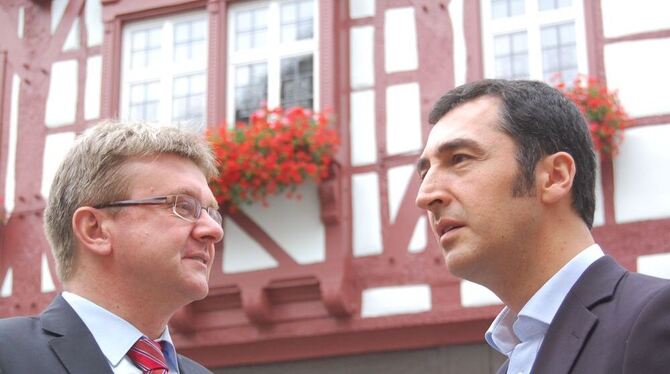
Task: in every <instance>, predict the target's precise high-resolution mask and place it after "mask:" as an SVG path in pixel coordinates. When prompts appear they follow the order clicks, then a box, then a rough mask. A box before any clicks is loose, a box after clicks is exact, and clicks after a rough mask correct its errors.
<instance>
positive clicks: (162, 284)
mask: <svg viewBox="0 0 670 374" xmlns="http://www.w3.org/2000/svg"><path fill="white" fill-rule="evenodd" d="M215 174H216V167H215V161H214V157H213V155H212V152H211V149H210V148H209V146H208V144H207V143H206V142H205V141H204V139H202V137H201V136H199V135H196V134H189V133H185V132H183V131H180V130H177V129H174V128H170V127H152V126H148V125H143V124H125V123H114V122H105V123H101V124H99V125H97V126H95V127H93V128H91V129H90V130H89V131H87V132H86V133H85V134H84V135H83V136H82V137H81V138H80V139H79V140H78V142H77V143H76V144H75V145H74V147H73V148H72V149H71V150H70V152H69V153H68V155H67V156H66V157H65V160H64V161H63V163H62V164H61V166H60V168H59V169H58V172H57V173H56V177H55V179H54V181H53V185H52V187H51V192H50V194H49V202H48V205H47V208H46V210H45V213H44V216H45V230H46V234H47V238H48V240H49V242H50V244H51V247H52V249H53V253H54V257H55V259H56V264H57V270H58V275H59V277H60V279H61V281H62V284H63V293H62V294H61V295H59V296H57V297H56V298H55V299H54V301H53V302H52V303H51V305H50V306H49V307H48V308H47V309H46V310H45V311H44V312H43V313H42V314H41V315H39V316H37V317H31V318H26V317H18V318H10V319H6V320H1V321H0V373H4V374H6V373H124V374H125V373H166V374H167V373H209V371H208V370H207V369H205V368H204V367H202V366H200V365H199V364H197V363H195V362H194V361H192V360H190V359H188V358H186V357H183V356H181V355H178V354H177V353H176V351H175V348H174V345H173V344H172V340H171V338H170V333H169V330H168V327H167V323H168V321H169V319H170V318H171V317H172V315H173V314H174V313H175V312H176V311H177V310H178V309H179V308H181V307H183V306H184V305H186V304H189V303H190V302H192V301H195V300H200V299H202V298H204V297H205V296H206V295H207V292H208V283H207V282H208V278H209V273H210V269H211V267H212V262H213V259H214V244H215V243H217V242H219V241H220V240H221V239H222V238H223V229H222V226H221V222H222V218H221V215H220V213H219V211H218V207H217V203H216V200H215V199H214V196H213V194H212V191H211V190H210V189H209V186H208V184H207V182H208V180H209V179H210V178H211V177H212V176H214V175H215Z"/></svg>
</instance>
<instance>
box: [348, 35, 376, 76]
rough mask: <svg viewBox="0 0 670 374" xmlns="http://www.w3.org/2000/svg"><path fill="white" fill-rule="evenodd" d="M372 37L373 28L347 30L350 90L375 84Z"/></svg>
mask: <svg viewBox="0 0 670 374" xmlns="http://www.w3.org/2000/svg"><path fill="white" fill-rule="evenodd" d="M374 35H375V29H374V27H373V26H358V27H352V28H351V30H349V42H350V46H349V49H350V51H349V52H350V53H349V69H350V73H349V74H350V77H349V78H350V84H351V88H352V89H356V88H367V87H371V86H373V85H374V84H375V66H374V63H375V52H374V51H375V49H374Z"/></svg>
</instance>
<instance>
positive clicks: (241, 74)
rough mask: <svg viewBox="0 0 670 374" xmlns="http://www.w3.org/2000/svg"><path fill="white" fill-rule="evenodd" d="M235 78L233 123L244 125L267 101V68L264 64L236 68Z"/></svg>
mask: <svg viewBox="0 0 670 374" xmlns="http://www.w3.org/2000/svg"><path fill="white" fill-rule="evenodd" d="M235 77H236V78H241V79H240V80H237V79H236V81H235V121H236V122H243V123H246V122H247V121H248V120H249V116H250V115H251V113H253V112H254V111H255V110H257V109H259V108H260V107H261V105H262V104H263V102H265V101H266V100H267V67H266V65H265V64H264V63H260V64H250V65H241V66H237V67H236V69H235Z"/></svg>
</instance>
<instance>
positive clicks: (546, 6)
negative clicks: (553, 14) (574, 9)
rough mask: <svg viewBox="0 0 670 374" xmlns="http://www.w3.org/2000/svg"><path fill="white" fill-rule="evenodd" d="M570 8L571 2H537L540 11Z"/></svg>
mask: <svg viewBox="0 0 670 374" xmlns="http://www.w3.org/2000/svg"><path fill="white" fill-rule="evenodd" d="M569 6H572V0H539V7H540V10H552V9H560V8H565V7H569Z"/></svg>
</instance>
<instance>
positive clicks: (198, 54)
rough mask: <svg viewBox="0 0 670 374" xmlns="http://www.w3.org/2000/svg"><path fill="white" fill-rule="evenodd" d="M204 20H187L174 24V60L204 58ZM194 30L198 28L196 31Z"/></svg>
mask: <svg viewBox="0 0 670 374" xmlns="http://www.w3.org/2000/svg"><path fill="white" fill-rule="evenodd" d="M205 25H206V23H205V21H203V20H197V21H188V22H181V23H178V24H177V25H175V38H174V39H175V42H174V60H175V62H182V61H188V60H203V59H204V58H205V48H204V45H205V32H204V29H205ZM196 30H199V31H197V32H196Z"/></svg>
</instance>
